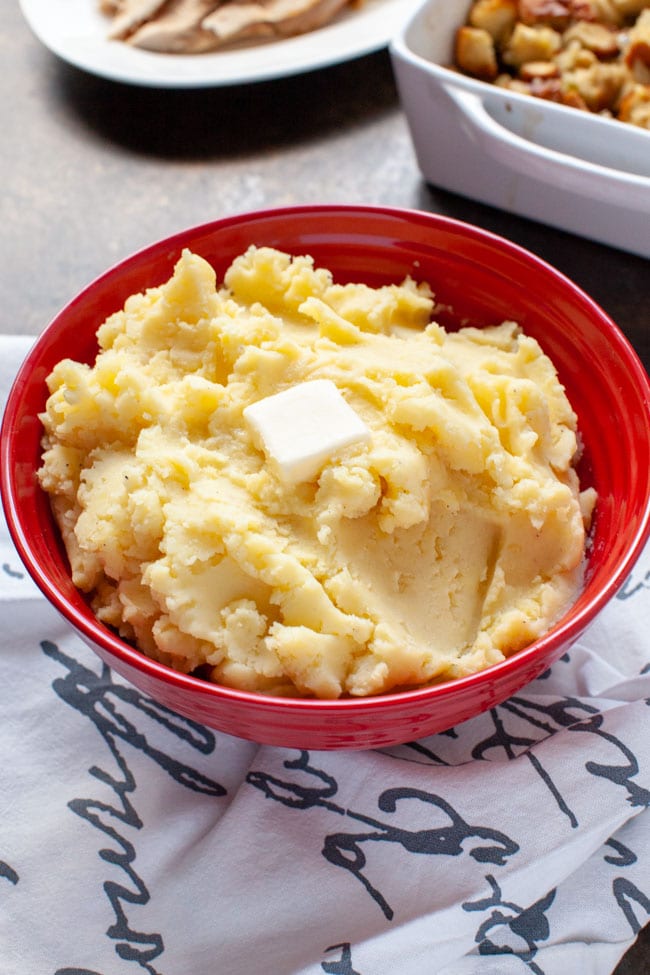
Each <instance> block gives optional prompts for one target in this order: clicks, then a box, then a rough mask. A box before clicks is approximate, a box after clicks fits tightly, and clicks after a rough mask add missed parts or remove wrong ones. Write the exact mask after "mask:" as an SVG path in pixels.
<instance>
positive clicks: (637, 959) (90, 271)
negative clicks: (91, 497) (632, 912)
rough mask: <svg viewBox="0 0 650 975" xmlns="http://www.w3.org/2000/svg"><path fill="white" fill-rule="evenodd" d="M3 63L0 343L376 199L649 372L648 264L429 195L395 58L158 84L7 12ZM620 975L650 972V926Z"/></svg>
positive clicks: (9, 8) (12, 9)
mask: <svg viewBox="0 0 650 975" xmlns="http://www.w3.org/2000/svg"><path fill="white" fill-rule="evenodd" d="M0 64H1V65H2V71H3V79H2V86H1V88H0V132H1V133H2V135H1V136H0V138H1V140H2V153H1V155H0V167H1V170H0V173H1V176H2V192H1V194H0V216H1V220H0V227H1V233H2V274H3V285H4V286H3V289H2V303H1V311H0V333H4V334H16V333H23V334H34V335H35V334H38V333H39V332H40V330H41V329H42V328H43V327H44V326H45V325H46V323H47V322H48V321H49V319H50V318H51V317H52V316H53V315H54V314H55V312H57V311H58V310H59V308H60V307H61V306H62V305H63V304H64V303H66V302H67V301H68V300H69V299H70V298H71V297H72V296H73V295H74V294H75V292H77V291H78V290H79V289H80V288H81V287H82V286H84V285H85V284H87V283H88V282H89V281H90V280H91V279H92V278H93V277H95V276H96V275H97V274H99V273H100V272H102V271H103V270H104V269H105V268H106V267H108V266H109V265H111V264H113V263H114V262H115V261H117V260H118V259H121V258H123V257H125V256H126V255H128V254H129V253H131V252H132V251H134V250H136V249H138V248H139V247H141V246H143V245H145V244H148V243H150V242H152V241H154V240H155V239H157V238H159V237H162V236H166V235H167V234H170V233H172V232H175V231H177V230H180V229H182V228H183V227H186V226H190V225H193V224H197V223H201V222H203V221H206V220H210V219H214V218H216V217H219V216H223V215H228V214H232V213H237V212H241V211H244V210H250V209H256V208H259V207H265V206H285V205H292V204H298V203H306V202H307V203H314V202H320V203H369V204H386V205H396V206H403V207H413V208H419V209H423V210H428V211H433V212H439V213H443V214H447V215H450V216H453V217H456V218H459V219H462V220H467V221H469V222H472V223H475V224H477V225H479V226H481V227H484V228H487V229H489V230H491V231H494V232H496V233H499V234H501V235H503V236H506V237H508V238H510V239H511V240H513V241H515V242H516V243H518V244H521V245H523V246H524V247H527V248H528V249H529V250H531V251H533V252H534V253H536V254H538V255H539V256H540V257H542V258H544V259H545V260H547V261H549V262H550V263H552V264H554V265H555V266H556V267H558V268H559V269H560V270H562V271H563V272H564V273H565V274H567V275H568V276H569V277H571V278H573V280H574V281H575V282H576V283H577V284H578V285H580V286H581V287H582V288H584V289H585V290H586V291H587V292H588V293H589V294H590V295H591V296H592V297H593V298H594V299H595V300H596V301H597V302H599V303H600V304H601V305H602V306H603V308H605V310H606V311H607V312H608V313H609V314H610V315H611V316H612V318H613V319H614V320H615V321H616V322H617V323H618V325H619V326H620V327H621V329H622V330H623V331H624V332H625V333H626V334H627V336H628V337H629V339H630V340H631V341H632V343H633V344H634V346H635V347H636V349H637V351H638V352H639V354H640V356H641V358H642V360H643V362H644V364H645V366H646V368H650V319H649V317H648V309H649V308H650V262H649V261H647V260H644V259H642V258H640V257H634V256H632V255H630V254H626V253H623V252H621V251H617V250H613V249H611V248H608V247H605V246H601V245H599V244H597V243H594V242H591V241H588V240H584V239H581V238H579V237H575V236H573V235H571V234H568V233H563V232H560V231H556V230H553V229H550V228H548V227H545V226H543V225H541V224H536V223H532V222H530V221H527V220H524V219H519V218H516V217H513V216H511V215H509V214H507V213H504V212H501V211H498V210H495V209H491V208H490V207H486V206H482V205H480V204H476V203H472V202H470V201H468V200H465V199H462V198H460V197H457V196H453V195H451V194H448V193H445V192H442V191H440V190H438V189H436V188H434V187H431V186H427V185H426V184H425V183H424V182H423V180H422V178H421V176H420V173H419V171H418V168H417V165H416V162H415V157H414V154H413V150H412V146H411V142H410V137H409V133H408V129H407V126H406V120H405V117H404V115H403V113H402V111H401V109H400V105H399V102H398V98H397V93H396V89H395V84H394V80H393V74H392V71H391V66H390V61H389V57H388V54H387V52H386V51H382V52H379V53H377V54H374V55H371V56H368V57H364V58H360V59H357V60H354V61H351V62H348V63H346V64H341V65H337V66H334V67H331V68H327V69H324V70H319V71H314V72H311V73H308V74H304V75H300V76H296V77H293V78H286V79H281V80H278V81H272V82H265V83H259V84H254V85H245V86H239V87H226V88H217V89H205V90H190V91H173V90H165V91H160V90H152V89H146V88H138V87H132V86H128V85H122V84H118V83H114V82H109V81H104V80H102V79H99V78H96V77H93V76H91V75H87V74H85V73H83V72H80V71H78V70H76V69H74V68H71V67H69V66H67V65H65V64H63V63H61V62H59V61H58V60H57V59H56V58H55V57H53V56H52V55H51V54H50V53H49V52H48V51H47V50H45V49H44V48H43V47H42V46H41V45H40V44H39V42H38V41H37V40H36V39H35V38H34V37H33V36H32V34H31V33H30V31H29V29H28V28H27V26H26V24H25V23H24V21H23V19H22V16H21V14H20V11H19V9H18V5H17V4H16V3H7V4H4V5H3V9H2V13H1V14H0ZM649 232H650V230H649ZM616 971H617V975H642V973H643V975H647V973H648V972H649V971H650V938H649V935H648V928H646V929H645V931H644V932H643V933H642V935H641V936H640V938H639V939H638V941H637V944H636V945H635V947H634V948H633V949H632V950H631V951H630V952H629V953H628V955H627V956H626V958H625V959H624V960H623V961H622V962H621V964H620V965H619V967H618V968H617V970H616ZM571 975H573V973H571ZM576 975H578V973H576Z"/></svg>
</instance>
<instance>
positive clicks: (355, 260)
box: [1, 206, 650, 740]
mask: <svg viewBox="0 0 650 975" xmlns="http://www.w3.org/2000/svg"><path fill="white" fill-rule="evenodd" d="M250 244H257V245H269V246H274V247H278V248H280V249H283V250H285V251H288V252H290V253H293V254H305V253H307V254H311V255H312V256H313V257H314V258H315V260H316V261H317V263H318V264H320V265H323V266H325V267H328V268H330V269H331V270H332V271H333V272H334V275H335V278H336V280H337V281H339V282H346V281H364V282H366V283H368V284H371V285H378V284H383V283H390V282H396V281H399V280H401V279H402V278H403V277H404V276H406V275H411V276H412V277H414V278H416V279H420V280H427V281H428V282H429V283H430V284H431V286H432V288H433V290H434V291H435V293H436V297H437V299H438V300H439V301H440V302H442V303H444V304H449V305H451V306H452V309H453V310H452V311H451V312H448V313H446V314H445V315H444V321H442V323H443V324H445V325H446V326H449V327H457V326H458V325H460V324H462V323H464V322H465V321H469V322H471V323H474V324H497V323H499V322H501V321H503V320H504V319H514V320H516V321H518V322H519V323H520V324H521V325H522V327H523V328H524V329H525V330H526V331H527V332H528V333H529V334H531V335H533V336H534V337H535V338H537V339H538V341H539V342H540V344H541V345H542V347H543V348H544V350H545V351H546V352H547V353H548V354H549V356H550V357H551V358H552V360H553V361H554V363H555V364H556V366H557V369H558V372H559V375H560V379H561V381H562V382H563V383H564V385H565V386H566V388H567V391H568V394H569V398H570V400H571V402H572V404H573V406H574V409H575V410H576V412H577V414H578V420H579V427H580V431H581V435H582V439H583V441H584V456H583V459H582V461H581V468H580V471H581V476H582V478H583V483H584V485H585V486H586V485H587V484H591V485H593V486H594V487H595V488H596V490H597V491H598V495H599V502H598V508H597V515H596V518H595V521H594V526H593V533H592V542H591V551H590V556H589V570H588V577H587V584H586V587H585V589H584V592H583V593H582V595H581V596H580V598H579V599H578V601H577V603H576V604H575V606H574V607H573V608H572V610H571V611H570V612H569V613H568V614H567V616H566V617H565V618H564V619H563V620H562V621H560V623H559V624H558V625H557V626H556V627H555V628H554V630H553V631H552V633H551V634H550V635H549V636H548V637H546V638H544V639H543V640H542V641H539V642H540V645H541V646H542V649H541V650H540V653H542V654H543V653H549V652H550V648H552V647H555V648H556V652H557V647H559V646H561V645H565V644H566V642H567V641H570V640H571V639H575V637H577V636H578V635H579V633H580V632H582V630H583V629H584V628H585V626H586V625H587V624H588V623H589V622H590V621H591V619H592V618H593V617H594V615H595V614H596V613H597V612H598V611H599V610H600V609H601V608H602V606H603V605H604V604H605V603H606V602H607V601H608V599H610V598H611V597H612V596H613V595H614V593H615V592H616V590H617V589H618V588H620V586H621V585H622V584H623V582H624V581H625V578H626V577H627V575H628V573H629V571H630V569H631V566H632V565H633V563H634V561H635V560H636V558H637V557H638V555H639V554H640V551H641V548H642V546H643V544H644V542H645V540H646V539H647V537H648V531H649V497H650V453H649V451H650V418H649V403H650V384H649V382H648V377H647V375H646V373H645V370H644V369H643V367H642V365H641V364H640V362H639V360H638V358H637V357H636V355H635V353H634V352H633V350H632V349H631V347H630V346H629V344H628V342H627V341H626V339H625V338H624V337H623V335H622V334H621V333H620V331H619V330H618V329H617V328H616V326H615V325H614V324H613V323H612V322H611V321H610V320H609V319H608V317H607V316H606V315H605V314H604V312H603V311H602V310H601V309H599V308H598V307H597V306H596V305H595V304H594V303H593V302H592V301H591V300H590V299H589V298H588V297H587V296H586V295H585V294H584V293H583V292H581V291H580V290H579V289H578V288H577V287H576V286H575V285H573V284H572V283H571V282H570V281H568V280H567V279H566V278H564V277H563V276H562V275H560V274H559V273H558V272H556V271H555V270H553V269H552V268H550V267H549V266H548V265H546V264H544V263H543V262H541V261H539V260H538V259H536V258H534V257H533V256H532V255H530V254H528V253H527V252H525V251H523V250H521V249H520V248H518V247H516V246H515V245H512V244H509V243H508V242H506V241H504V240H502V239H500V238H497V237H494V236H493V235H490V234H488V233H485V232H483V231H480V230H478V229H477V228H473V227H470V226H468V225H466V224H463V223H460V222H458V221H454V220H450V219H447V218H443V217H438V216H434V215H431V214H426V213H420V212H416V211H405V210H393V209H388V208H374V207H345V206H344V207H337V206H323V207H293V208H289V209H283V210H274V211H264V212H260V213H253V214H247V215H240V216H235V217H230V218H226V219H224V220H219V221H216V222H213V223H210V224H206V225H203V226H201V227H198V228H193V229H189V230H187V231H184V232H182V233H180V234H177V235H176V236H174V237H173V238H170V239H167V240H165V241H162V242H159V243H157V244H154V245H153V246H151V247H149V248H147V249H145V250H143V251H141V252H139V253H137V254H136V255H134V256H132V257H130V258H128V259H127V260H126V261H124V262H122V263H121V264H119V265H117V266H116V267H114V268H112V269H111V270H109V271H108V272H106V273H105V274H104V275H103V276H102V277H100V278H99V279H98V280H96V281H95V282H93V283H92V284H91V285H90V286H89V287H88V288H87V289H86V290H84V291H83V292H82V293H81V294H80V295H78V296H77V297H76V298H75V299H74V300H73V301H72V302H70V304H69V305H68V306H67V307H66V308H65V309H64V310H63V311H62V312H61V313H60V314H59V315H58V316H57V317H56V318H55V319H54V321H53V322H52V323H51V324H50V326H49V327H48V328H47V329H46V330H45V332H44V333H43V334H42V335H41V336H40V338H39V339H38V340H37V341H36V343H35V345H34V346H33V348H32V350H31V352H30V353H29V355H28V357H27V359H26V361H25V363H24V364H23V366H22V368H21V370H20V372H19V375H18V377H17V379H16V382H15V384H14V387H13V389H12V392H11V394H10V397H9V400H8V404H7V408H6V411H5V417H4V422H3V428H2V472H1V476H2V496H3V502H4V505H5V510H6V513H7V520H8V524H9V528H10V531H11V534H12V536H13V538H14V541H15V543H16V545H17V548H18V550H19V552H20V554H21V556H22V558H23V560H24V562H25V564H26V566H27V568H28V570H29V571H30V573H31V574H32V576H33V577H34V579H35V581H36V582H37V584H38V585H39V586H40V587H41V589H42V590H43V591H44V593H45V594H46V596H47V597H48V598H49V599H50V600H51V601H52V602H53V603H54V605H55V606H56V607H57V608H58V609H59V610H60V611H61V612H62V613H63V614H64V616H66V617H67V618H68V619H69V620H70V622H71V623H72V624H73V625H74V626H75V627H76V628H77V629H78V631H79V632H81V634H82V635H83V636H84V637H85V638H86V639H87V640H88V642H90V643H91V644H93V645H97V644H99V645H101V646H103V647H104V648H108V649H109V650H113V651H114V650H115V647H116V645H117V644H119V641H117V640H116V638H114V637H113V636H112V635H110V634H107V631H105V629H104V628H103V627H102V626H100V625H99V624H98V623H97V622H96V621H95V620H94V618H93V616H92V614H91V613H90V612H89V610H88V608H87V606H86V604H85V602H84V599H83V597H82V596H81V595H80V594H79V593H78V592H77V590H76V589H75V588H74V587H73V585H72V582H71V579H70V577H69V574H68V568H67V563H66V560H65V556H64V553H63V551H62V548H61V545H60V542H59V538H58V532H57V529H56V526H55V525H54V522H53V519H52V516H51V513H50V509H49V503H48V500H47V498H46V496H45V495H44V493H43V492H42V491H41V490H40V488H39V486H38V484H37V482H36V479H35V470H36V469H37V467H38V466H39V464H40V438H41V426H40V421H39V419H38V413H39V412H40V411H41V410H42V409H43V407H44V403H45V399H46V396H47V390H46V387H45V377H46V376H47V374H48V373H49V371H50V370H51V368H52V367H53V366H54V364H55V363H56V362H57V361H59V360H60V359H61V358H64V357H66V356H70V357H73V358H75V359H81V360H85V361H92V359H93V357H94V355H95V352H96V341H95V332H96V329H97V328H98V326H99V325H100V324H101V323H102V321H103V320H104V319H105V318H106V316H107V315H109V314H110V313H112V312H114V311H116V310H117V309H119V308H121V306H122V305H123V303H124V301H125V299H126V298H127V297H128V296H129V295H131V294H133V293H134V292H137V291H141V290H143V289H145V288H147V287H151V286H156V285H159V284H161V283H162V282H164V281H165V280H166V279H167V277H168V276H169V275H170V274H171V271H172V269H173V266H174V264H175V263H176V261H177V259H178V257H179V255H180V252H181V249H182V248H183V247H189V248H191V249H192V250H194V251H195V252H196V253H198V254H201V255H202V256H203V257H205V258H206V259H207V260H208V261H209V262H210V263H211V264H212V265H213V266H214V268H215V270H216V272H217V277H218V279H221V277H222V275H223V273H224V271H225V269H226V268H227V266H228V265H229V264H230V262H231V260H232V259H233V258H234V257H235V256H236V255H237V254H239V253H242V252H243V251H244V250H245V249H246V248H247V247H248V246H249V245H250ZM441 320H442V319H441ZM533 652H536V651H535V650H533ZM124 653H125V654H126V655H127V656H129V654H130V659H131V660H132V661H133V660H135V658H136V657H138V658H139V657H141V655H138V654H137V653H136V652H135V651H130V650H129V648H125V649H124ZM526 654H527V651H522V654H521V655H517V656H518V657H519V656H524V657H525V656H526ZM513 659H514V658H511V659H510V661H506V662H505V663H506V664H507V665H508V667H509V668H510V669H512V667H513ZM516 665H517V664H514V666H516ZM137 666H138V667H139V668H140V669H141V670H142V671H149V673H150V674H156V673H157V674H158V675H160V674H161V673H162V672H163V671H164V670H165V668H162V666H161V665H158V664H154V662H151V661H147V660H146V659H144V658H142V659H141V660H139V662H138V663H137ZM501 666H502V665H497V667H496V668H491V670H494V671H495V673H498V670H499V667H501ZM506 669H507V668H506ZM541 669H543V668H542V666H541V665H540V667H539V670H541ZM475 676H476V679H477V680H478V681H484V680H485V679H486V678H485V673H484V675H475ZM170 679H172V678H170ZM468 680H469V681H470V682H471V680H472V678H469V679H468ZM172 681H173V679H172ZM183 681H184V682H185V684H187V683H188V682H189V683H190V684H191V683H192V682H194V683H195V684H196V685H198V684H199V683H201V682H199V681H198V680H195V679H194V678H191V677H190V678H185V677H184V678H183ZM439 690H440V687H437V688H436V687H433V688H429V689H428V691H427V693H430V694H431V695H435V694H436V693H438V692H439ZM218 691H219V689H217V688H216V687H215V685H208V686H207V687H206V688H205V692H206V693H208V694H213V693H218ZM409 693H411V692H407V695H408V694H409ZM235 696H237V697H238V698H239V699H241V700H246V699H249V698H250V699H251V700H252V699H255V697H256V695H247V694H245V693H242V692H235ZM312 703H313V702H312ZM342 703H343V702H342ZM344 703H345V705H346V706H351V705H350V702H344ZM283 705H284V706H285V707H286V706H287V702H283ZM289 706H290V705H289ZM353 706H354V707H355V708H357V709H359V708H361V709H362V708H363V707H366V706H370V704H369V702H365V703H364V702H363V701H355V702H353ZM450 723H453V722H450ZM404 740H405V739H404Z"/></svg>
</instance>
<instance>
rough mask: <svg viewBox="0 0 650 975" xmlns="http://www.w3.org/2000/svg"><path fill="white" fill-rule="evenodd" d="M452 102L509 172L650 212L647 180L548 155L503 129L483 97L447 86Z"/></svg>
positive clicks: (547, 151) (486, 149)
mask: <svg viewBox="0 0 650 975" xmlns="http://www.w3.org/2000/svg"><path fill="white" fill-rule="evenodd" d="M445 90H446V92H447V94H448V95H449V97H450V98H451V99H453V101H454V102H455V104H456V105H457V107H458V108H459V110H460V111H461V112H462V114H463V116H464V117H465V120H466V122H468V123H469V124H470V126H471V131H472V132H473V133H474V136H475V138H476V139H477V140H480V142H481V149H482V150H483V151H484V152H487V153H488V154H489V155H490V156H492V158H493V159H495V160H496V161H497V162H499V163H500V164H501V165H502V166H503V167H504V168H506V169H507V170H508V171H510V172H519V173H521V174H522V175H525V176H527V177H531V176H532V177H534V178H539V179H540V180H541V181H543V182H544V183H546V184H548V183H549V181H552V182H553V184H554V185H555V186H557V187H558V188H560V189H563V190H565V191H569V192H572V193H575V194H576V195H578V196H589V197H590V199H594V198H595V199H601V200H604V201H606V202H607V203H610V204H611V203H615V204H620V205H621V206H623V207H627V208H630V207H631V206H634V207H635V209H639V208H640V209H642V210H643V209H647V210H648V212H650V193H649V192H648V179H647V177H644V176H637V175H636V174H634V173H626V172H624V171H622V170H619V169H610V168H608V167H607V166H601V165H598V164H597V163H592V162H589V161H587V160H584V159H578V158H576V157H574V156H570V155H566V154H565V153H562V152H557V151H556V150H555V149H547V148H546V147H544V146H541V145H538V144H537V143H536V142H533V141H529V140H528V139H524V138H522V136H520V135H517V134H516V133H515V132H512V131H511V130H510V129H508V128H507V127H506V126H504V125H501V123H500V122H498V121H497V120H496V119H495V118H494V117H493V116H492V115H491V114H490V112H489V111H488V109H487V107H486V105H485V103H484V100H483V98H482V97H481V96H479V95H477V94H475V93H474V92H471V91H464V90H462V89H460V88H458V87H455V86H452V85H445Z"/></svg>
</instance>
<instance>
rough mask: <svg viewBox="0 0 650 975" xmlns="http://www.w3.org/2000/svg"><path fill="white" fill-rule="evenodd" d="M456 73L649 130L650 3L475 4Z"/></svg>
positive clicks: (463, 31) (462, 32) (460, 35)
mask: <svg viewBox="0 0 650 975" xmlns="http://www.w3.org/2000/svg"><path fill="white" fill-rule="evenodd" d="M454 60H455V65H454V66H455V67H456V68H457V69H458V70H460V71H462V72H463V73H464V74H468V75H471V76H472V77H474V78H479V79H481V80H483V81H487V82H491V83H494V84H496V85H499V86H500V87H503V88H509V89H511V90H514V91H519V92H522V93H524V94H528V95H534V96H536V97H538V98H545V99H549V100H550V101H554V102H559V103H561V104H563V105H569V106H572V107H574V108H579V109H583V110H585V111H589V112H594V113H598V114H601V115H605V116H608V117H610V118H616V119H619V120H621V121H623V122H628V123H631V124H633V125H637V126H639V127H641V128H645V129H650V0H474V3H472V6H471V7H470V10H469V14H468V17H467V20H466V22H465V24H463V26H461V27H460V28H459V29H458V31H457V32H456V41H455V54H454Z"/></svg>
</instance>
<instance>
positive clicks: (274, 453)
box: [244, 379, 370, 484]
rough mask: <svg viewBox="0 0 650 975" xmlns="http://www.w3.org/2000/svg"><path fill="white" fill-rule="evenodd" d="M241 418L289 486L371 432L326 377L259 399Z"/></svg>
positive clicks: (310, 475)
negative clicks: (244, 420)
mask: <svg viewBox="0 0 650 975" xmlns="http://www.w3.org/2000/svg"><path fill="white" fill-rule="evenodd" d="M244 418H245V419H246V422H247V423H248V424H249V426H250V428H251V429H252V430H253V432H254V433H255V434H256V435H257V437H258V438H259V440H260V442H261V445H262V447H263V449H264V452H265V453H266V455H267V457H268V458H269V460H270V461H272V462H273V463H274V464H275V466H276V468H277V470H278V473H279V475H280V477H281V478H282V480H283V481H286V482H290V483H293V484H297V483H299V482H301V481H309V480H311V479H312V478H313V477H315V475H316V474H318V472H319V471H320V469H321V468H322V467H323V465H324V464H325V463H326V461H328V460H329V459H330V457H332V456H333V455H334V454H336V453H337V452H338V451H339V450H342V449H343V448H344V447H348V446H350V444H353V443H368V442H369V441H370V430H369V429H368V427H367V426H366V424H365V423H364V422H363V420H362V419H361V417H360V416H359V415H358V414H357V413H356V412H355V411H354V410H353V409H352V407H351V406H350V405H349V404H348V403H347V402H346V401H345V399H344V398H343V396H342V395H341V393H340V392H339V390H338V389H337V387H336V385H335V384H334V383H333V382H332V381H331V380H329V379H313V380H310V381H309V382H305V383H298V385H296V386H291V387H290V388H289V389H285V390H283V391H282V392H281V393H275V394H274V395H273V396H267V397H266V398H265V399H261V400H258V402H257V403H253V404H251V406H247V407H246V409H245V410H244Z"/></svg>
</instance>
